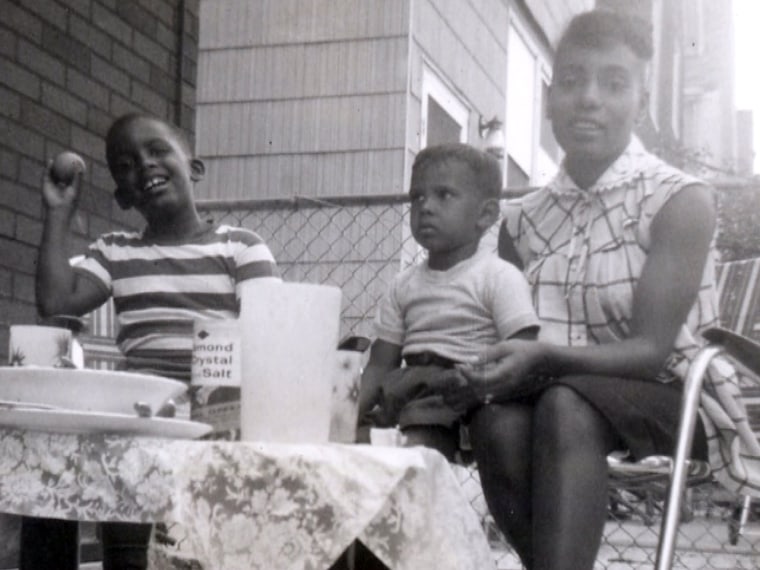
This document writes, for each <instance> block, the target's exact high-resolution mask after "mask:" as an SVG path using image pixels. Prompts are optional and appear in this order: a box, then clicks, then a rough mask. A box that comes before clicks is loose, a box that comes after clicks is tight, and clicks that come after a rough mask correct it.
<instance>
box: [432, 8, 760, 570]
mask: <svg viewBox="0 0 760 570" xmlns="http://www.w3.org/2000/svg"><path fill="white" fill-rule="evenodd" d="M651 55H652V47H651V38H650V33H649V26H647V25H646V23H645V22H643V21H638V20H636V19H635V18H633V17H627V16H622V15H620V14H616V13H613V12H609V11H603V10H596V11H591V12H587V13H583V14H580V15H578V16H576V17H575V18H574V19H573V20H572V21H571V23H570V25H569V27H568V28H567V30H566V31H565V32H564V34H563V35H562V38H561V39H560V42H559V45H558V48H557V58H556V60H555V68H554V83H553V84H552V89H551V93H550V95H549V117H550V119H551V122H552V128H553V130H554V134H555V136H556V138H557V141H558V143H559V144H560V146H561V147H562V149H563V150H564V151H565V160H564V163H563V165H562V167H561V168H560V170H559V172H558V173H557V175H556V176H555V178H554V179H553V180H552V181H551V182H550V183H549V184H548V185H547V186H545V187H544V188H541V189H539V190H537V191H535V192H532V193H530V194H527V195H525V196H523V197H522V198H518V199H515V200H512V201H509V202H508V203H507V204H506V205H505V207H504V218H505V220H504V223H503V225H502V227H501V231H500V236H499V238H500V240H499V253H500V254H501V255H502V256H503V257H505V258H506V259H508V260H510V261H513V262H514V263H515V264H517V265H519V266H521V267H523V268H524V272H525V274H526V275H527V277H528V281H529V283H530V284H531V289H532V291H531V293H532V299H533V301H534V305H535V307H536V311H537V314H538V318H539V320H540V323H541V330H540V332H539V339H538V341H537V342H536V341H533V342H530V341H524V340H516V339H512V340H507V341H503V342H499V343H497V344H496V345H494V346H493V347H489V348H487V349H486V350H485V351H484V352H485V354H484V355H483V356H482V358H481V359H480V360H479V362H478V363H477V366H472V367H468V366H462V367H461V368H460V371H461V372H462V373H463V374H464V375H465V376H466V377H467V378H468V380H469V382H468V383H466V384H464V385H462V386H461V389H460V390H459V391H458V393H457V392H456V391H453V393H450V394H448V395H447V399H446V401H447V403H448V404H449V405H455V406H458V407H462V406H464V407H467V406H468V405H473V404H474V403H475V402H478V401H480V402H482V400H479V398H478V394H479V393H483V392H484V391H486V393H487V394H491V395H492V396H493V397H492V398H491V403H490V405H489V404H486V405H482V406H480V407H476V408H475V409H474V411H473V413H472V416H471V417H472V420H471V422H470V439H471V442H472V447H473V451H474V454H475V457H476V460H477V463H478V470H479V472H480V477H481V481H482V483H483V488H484V492H485V496H486V499H487V502H488V505H489V508H490V510H491V512H492V514H493V515H494V519H495V520H496V522H497V524H498V525H499V527H500V528H501V529H502V530H503V531H504V533H505V535H506V536H507V537H508V538H509V540H510V542H511V543H512V545H513V546H514V547H515V549H516V550H517V552H518V553H519V555H520V557H521V559H522V560H523V562H524V564H525V566H526V567H528V568H542V569H543V570H553V569H556V570H560V569H563V568H574V569H578V570H581V569H588V570H590V569H591V568H593V567H594V561H595V557H596V553H597V550H598V547H599V544H600V540H601V535H602V531H603V528H604V524H605V518H606V510H607V463H606V459H605V458H606V455H607V454H608V453H609V452H611V451H612V450H614V449H627V450H628V451H629V452H630V454H631V456H632V457H633V458H635V459H641V458H643V457H646V456H650V455H661V454H669V453H671V452H672V449H673V448H674V444H675V434H676V431H677V429H676V428H677V425H678V419H679V408H680V398H681V394H680V390H679V388H678V386H680V385H681V384H680V382H679V380H682V379H683V378H684V377H685V374H686V370H687V368H688V365H689V362H690V361H691V360H692V359H693V358H694V356H695V354H696V352H697V350H698V348H699V347H700V346H701V345H702V344H703V343H704V340H703V339H702V338H701V337H700V335H699V334H698V331H700V330H704V328H706V327H708V326H714V325H715V324H716V323H717V314H716V310H715V307H716V305H717V302H716V298H715V287H714V285H715V275H714V259H715V252H714V250H713V248H712V245H711V244H712V242H713V240H712V237H713V229H714V226H715V212H714V209H713V199H712V195H711V192H710V189H709V188H708V187H707V186H706V185H705V184H704V183H702V182H701V181H700V180H698V179H696V178H694V177H692V176H690V175H687V174H685V173H684V172H681V171H679V170H677V169H676V168H674V167H672V166H670V165H668V164H666V163H665V162H663V161H662V160H660V159H659V158H657V157H656V156H654V155H653V154H651V153H649V152H648V151H647V150H646V149H645V148H644V146H643V145H642V144H641V142H640V141H639V140H638V139H637V138H636V136H634V134H633V128H634V125H635V122H636V119H637V118H638V117H639V115H640V114H641V113H642V111H643V110H644V107H645V102H646V92H645V84H644V73H643V72H644V69H645V66H646V62H647V60H648V59H649V58H650V57H651ZM503 294H504V295H509V294H510V292H508V291H504V292H503ZM710 381H714V382H715V383H716V384H719V383H731V382H736V381H737V379H736V377H735V375H732V371H731V370H730V367H729V368H727V369H726V370H725V371H724V372H721V373H720V374H717V373H716V374H715V375H714V377H713V378H712V379H711V380H710ZM704 397H705V398H708V397H709V396H707V395H705V396H704ZM707 408H708V409H709V410H713V411H714V410H716V409H720V404H718V403H717V402H715V403H713V402H712V401H711V402H710V406H709V407H707ZM721 411H722V410H721ZM714 417H717V415H716V416H714ZM716 425H721V429H720V432H719V431H718V430H717V429H716V427H715V426H716ZM738 435H739V432H738V431H736V430H733V431H731V430H726V431H725V433H724V430H723V429H722V422H721V423H720V424H716V423H713V422H712V420H710V419H709V418H708V416H707V415H705V416H703V419H700V420H699V425H698V429H697V432H696V434H695V437H694V446H693V448H692V450H691V451H692V454H693V455H692V457H695V458H698V459H707V458H708V456H709V459H710V461H711V463H712V464H713V467H714V469H715V474H716V477H717V478H718V479H719V480H720V481H721V483H723V484H724V485H726V486H727V487H729V488H732V489H733V488H735V486H736V481H737V480H741V482H740V483H739V484H743V483H745V482H746V480H742V476H744V475H746V476H747V478H748V479H749V480H750V482H751V483H754V482H755V481H756V477H757V478H760V473H757V472H754V473H753V472H752V465H754V463H753V462H754V456H755V455H756V454H755V451H757V446H756V444H754V447H753V444H752V443H751V442H749V440H745V443H746V444H747V445H744V443H743V444H742V445H743V448H742V453H747V454H748V456H749V457H750V458H751V459H750V460H749V461H747V462H746V463H745V462H744V461H743V460H738V461H735V462H731V463H730V464H728V463H729V462H726V461H725V460H724V459H723V456H722V455H721V454H722V453H727V452H728V453H730V447H731V445H733V444H734V442H735V441H736V440H737V439H738ZM708 436H709V437H708ZM732 457H735V456H732Z"/></svg>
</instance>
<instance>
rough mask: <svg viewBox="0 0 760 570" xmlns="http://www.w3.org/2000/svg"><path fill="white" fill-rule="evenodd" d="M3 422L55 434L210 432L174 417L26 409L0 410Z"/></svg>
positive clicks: (184, 435) (189, 435)
mask: <svg viewBox="0 0 760 570" xmlns="http://www.w3.org/2000/svg"><path fill="white" fill-rule="evenodd" d="M0 425H4V426H8V427H14V428H21V429H29V430H36V431H48V432H53V433H119V434H128V435H148V436H155V437H167V438H171V439H195V438H198V437H201V436H202V435H205V434H207V433H208V432H210V431H211V426H210V425H208V424H204V423H201V422H191V421H187V420H177V419H174V418H159V417H153V418H139V417H137V416H126V415H123V414H107V413H104V412H80V411H76V410H39V409H23V408H14V409H8V410H4V409H0Z"/></svg>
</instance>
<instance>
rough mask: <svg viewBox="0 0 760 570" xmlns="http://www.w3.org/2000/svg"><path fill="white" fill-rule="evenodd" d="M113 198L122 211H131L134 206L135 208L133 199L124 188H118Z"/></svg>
mask: <svg viewBox="0 0 760 570" xmlns="http://www.w3.org/2000/svg"><path fill="white" fill-rule="evenodd" d="M113 197H114V198H116V203H117V204H118V205H119V208H121V209H122V210H129V209H130V208H131V207H132V206H134V201H133V200H132V197H131V196H130V195H129V193H128V192H127V191H126V190H124V189H123V188H119V187H117V188H116V190H114V191H113Z"/></svg>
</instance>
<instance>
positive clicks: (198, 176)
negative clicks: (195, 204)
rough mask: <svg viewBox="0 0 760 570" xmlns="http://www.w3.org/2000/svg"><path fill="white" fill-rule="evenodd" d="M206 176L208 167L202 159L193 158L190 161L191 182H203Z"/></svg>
mask: <svg viewBox="0 0 760 570" xmlns="http://www.w3.org/2000/svg"><path fill="white" fill-rule="evenodd" d="M205 175H206V165H205V164H203V161H202V160H201V159H200V158H193V159H191V160H190V180H192V181H193V182H198V181H199V180H203V177H204V176H205Z"/></svg>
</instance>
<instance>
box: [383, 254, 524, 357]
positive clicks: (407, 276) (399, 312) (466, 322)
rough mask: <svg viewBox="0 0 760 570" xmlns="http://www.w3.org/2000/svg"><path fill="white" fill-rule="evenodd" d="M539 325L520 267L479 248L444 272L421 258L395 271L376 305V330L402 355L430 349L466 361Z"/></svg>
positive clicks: (441, 354) (438, 353)
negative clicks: (387, 289) (400, 270)
mask: <svg viewBox="0 0 760 570" xmlns="http://www.w3.org/2000/svg"><path fill="white" fill-rule="evenodd" d="M538 324H539V322H538V317H536V313H535V311H534V310H533V304H532V302H531V293H530V288H529V286H528V283H527V281H526V280H525V277H524V276H523V274H522V272H521V271H520V270H519V269H517V267H515V266H514V265H512V264H511V263H508V262H506V261H504V260H503V259H500V258H499V257H497V256H496V255H495V254H493V253H491V252H487V251H482V250H481V251H478V252H477V253H476V254H475V255H473V256H472V257H470V258H468V259H465V260H464V261H461V262H460V263H458V264H456V265H455V266H454V267H452V268H451V269H448V270H446V271H435V270H432V269H430V268H429V267H428V265H427V262H423V263H420V264H418V265H414V266H412V267H410V268H408V269H406V270H404V271H402V272H401V273H399V274H398V275H396V277H395V278H394V280H393V282H392V283H391V287H390V290H389V292H388V294H387V295H386V296H385V297H384V298H383V300H382V301H381V303H380V306H379V307H378V312H377V316H376V318H375V332H376V335H377V338H378V339H381V340H384V341H386V342H389V343H392V344H397V345H399V346H401V347H402V354H403V355H407V354H416V353H420V352H425V351H429V352H434V353H435V354H437V355H439V356H443V357H446V358H448V359H450V360H454V361H456V362H464V361H467V360H470V359H471V358H473V357H475V356H478V355H479V354H480V353H481V352H482V350H483V349H484V348H485V347H486V346H489V345H492V344H494V343H496V342H498V341H500V340H504V339H506V338H509V337H510V336H512V335H514V334H515V333H517V332H518V331H520V330H522V329H524V328H526V327H531V326H536V327H537V326H538Z"/></svg>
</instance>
